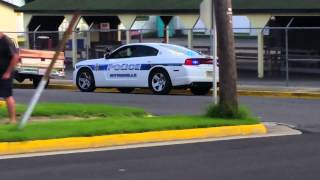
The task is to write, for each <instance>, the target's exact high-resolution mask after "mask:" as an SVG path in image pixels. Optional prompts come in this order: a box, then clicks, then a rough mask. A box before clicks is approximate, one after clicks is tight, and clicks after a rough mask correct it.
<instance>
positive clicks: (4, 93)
mask: <svg viewBox="0 0 320 180" xmlns="http://www.w3.org/2000/svg"><path fill="white" fill-rule="evenodd" d="M10 96H12V79H11V78H10V79H7V80H3V79H0V98H7V97H10Z"/></svg>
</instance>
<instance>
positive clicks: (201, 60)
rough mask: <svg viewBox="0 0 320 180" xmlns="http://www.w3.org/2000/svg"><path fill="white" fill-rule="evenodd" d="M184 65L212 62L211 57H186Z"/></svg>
mask: <svg viewBox="0 0 320 180" xmlns="http://www.w3.org/2000/svg"><path fill="white" fill-rule="evenodd" d="M184 64H185V65H189V66H196V65H200V64H213V61H212V59H186V60H185V62H184Z"/></svg>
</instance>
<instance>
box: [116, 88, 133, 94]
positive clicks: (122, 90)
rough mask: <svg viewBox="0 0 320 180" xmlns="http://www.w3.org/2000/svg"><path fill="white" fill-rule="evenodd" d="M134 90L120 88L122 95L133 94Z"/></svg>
mask: <svg viewBox="0 0 320 180" xmlns="http://www.w3.org/2000/svg"><path fill="white" fill-rule="evenodd" d="M133 90H134V88H118V91H120V92H121V93H131V92H132V91H133Z"/></svg>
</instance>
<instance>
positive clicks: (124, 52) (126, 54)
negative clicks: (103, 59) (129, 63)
mask: <svg viewBox="0 0 320 180" xmlns="http://www.w3.org/2000/svg"><path fill="white" fill-rule="evenodd" d="M132 53H133V51H132V48H131V47H124V48H121V49H119V50H118V51H116V52H114V53H112V54H111V55H110V58H112V59H119V58H130V57H132Z"/></svg>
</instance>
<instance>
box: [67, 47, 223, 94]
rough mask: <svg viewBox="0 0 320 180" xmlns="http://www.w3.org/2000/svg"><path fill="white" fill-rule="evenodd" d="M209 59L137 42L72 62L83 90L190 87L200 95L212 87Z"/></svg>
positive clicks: (181, 49) (159, 90)
mask: <svg viewBox="0 0 320 180" xmlns="http://www.w3.org/2000/svg"><path fill="white" fill-rule="evenodd" d="M213 75H218V72H216V73H213V65H212V59H211V58H210V57H208V56H204V55H201V54H200V53H199V52H196V51H193V50H190V49H187V48H185V47H182V46H177V45H172V44H162V43H139V44H129V45H124V46H121V47H120V48H118V49H116V50H115V51H113V52H112V53H111V54H109V55H106V57H105V58H101V59H93V60H85V61H81V62H79V63H77V64H76V65H75V71H74V73H73V80H74V84H76V85H77V87H78V88H79V89H80V90H81V91H83V92H92V91H94V90H95V89H96V88H99V87H113V88H118V90H119V91H120V92H122V93H130V92H132V91H133V90H134V88H150V89H152V91H153V93H154V94H168V93H169V92H170V90H171V89H172V88H174V87H183V88H187V87H190V89H191V92H192V93H193V94H196V95H204V94H207V93H208V92H209V91H210V88H211V87H212V81H213Z"/></svg>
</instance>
